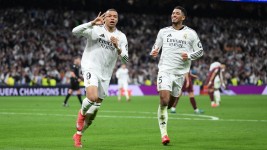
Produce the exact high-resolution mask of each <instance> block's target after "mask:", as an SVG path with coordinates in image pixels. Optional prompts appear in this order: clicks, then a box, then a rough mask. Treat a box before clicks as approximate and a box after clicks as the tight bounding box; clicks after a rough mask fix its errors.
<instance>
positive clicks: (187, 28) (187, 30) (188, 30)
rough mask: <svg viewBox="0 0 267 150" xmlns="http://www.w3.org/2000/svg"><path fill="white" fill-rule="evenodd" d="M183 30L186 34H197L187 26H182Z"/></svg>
mask: <svg viewBox="0 0 267 150" xmlns="http://www.w3.org/2000/svg"><path fill="white" fill-rule="evenodd" d="M184 30H185V31H186V32H188V33H191V34H196V35H197V32H196V31H195V30H194V29H192V28H190V27H188V26H184Z"/></svg>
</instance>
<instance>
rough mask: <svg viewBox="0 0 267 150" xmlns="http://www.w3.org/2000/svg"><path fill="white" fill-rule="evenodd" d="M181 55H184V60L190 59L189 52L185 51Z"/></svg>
mask: <svg viewBox="0 0 267 150" xmlns="http://www.w3.org/2000/svg"><path fill="white" fill-rule="evenodd" d="M181 56H182V59H183V61H186V60H187V59H188V54H187V53H185V52H183V53H182V55H181Z"/></svg>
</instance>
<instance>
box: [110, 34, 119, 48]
mask: <svg viewBox="0 0 267 150" xmlns="http://www.w3.org/2000/svg"><path fill="white" fill-rule="evenodd" d="M118 41H119V40H118V39H117V38H115V37H114V36H111V37H110V42H111V43H112V44H113V45H114V47H115V48H117V49H118V48H119V46H118Z"/></svg>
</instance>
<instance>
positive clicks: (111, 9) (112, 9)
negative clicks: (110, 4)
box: [107, 8, 118, 13]
mask: <svg viewBox="0 0 267 150" xmlns="http://www.w3.org/2000/svg"><path fill="white" fill-rule="evenodd" d="M107 11H116V12H117V13H118V11H117V10H116V9H114V8H110V9H108V10H107Z"/></svg>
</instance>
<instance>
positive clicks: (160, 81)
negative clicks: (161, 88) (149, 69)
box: [159, 76, 162, 84]
mask: <svg viewBox="0 0 267 150" xmlns="http://www.w3.org/2000/svg"><path fill="white" fill-rule="evenodd" d="M161 83H162V76H160V77H159V84H161Z"/></svg>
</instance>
